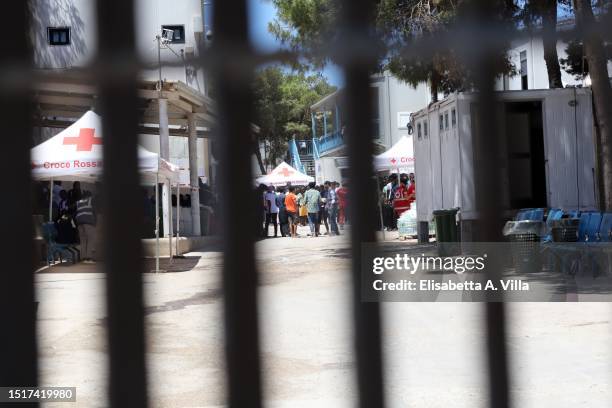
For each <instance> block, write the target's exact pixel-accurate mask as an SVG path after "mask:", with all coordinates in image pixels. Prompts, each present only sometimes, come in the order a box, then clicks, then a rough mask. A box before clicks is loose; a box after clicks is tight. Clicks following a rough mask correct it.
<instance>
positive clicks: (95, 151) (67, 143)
mask: <svg viewBox="0 0 612 408" xmlns="http://www.w3.org/2000/svg"><path fill="white" fill-rule="evenodd" d="M30 158H31V162H32V177H33V178H34V179H35V180H49V182H50V185H51V186H50V194H52V192H53V180H60V179H61V180H64V181H95V180H97V179H98V178H100V177H101V175H102V170H103V163H102V121H101V118H100V116H98V115H97V114H96V113H95V112H93V111H88V112H86V113H85V114H84V115H83V116H82V117H81V118H79V119H78V120H77V121H76V122H74V123H73V124H72V125H70V126H69V127H67V128H66V129H64V130H63V131H61V132H60V133H58V134H57V135H55V136H53V137H52V138H50V139H49V140H47V141H45V142H43V143H41V144H39V145H38V146H36V147H34V148H33V149H32V150H31V152H30ZM138 168H139V171H140V173H141V174H142V176H143V179H144V181H146V182H149V183H151V182H152V183H155V191H156V192H155V213H156V215H155V218H156V221H155V234H156V239H157V256H156V267H157V270H159V214H158V211H159V205H158V200H159V193H158V184H159V179H160V178H161V179H165V180H168V182H169V183H171V184H172V183H173V182H178V176H179V168H178V166H176V165H174V164H172V163H170V162H168V161H166V160H164V159H162V158H160V157H159V155H158V154H157V153H153V152H150V151H148V150H146V149H144V148H143V147H141V146H139V147H138ZM51 212H52V198H50V200H49V219H51ZM170 228H172V227H170ZM171 237H172V231H170V254H172V238H171ZM177 238H178V237H177Z"/></svg>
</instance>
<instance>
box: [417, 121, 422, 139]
mask: <svg viewBox="0 0 612 408" xmlns="http://www.w3.org/2000/svg"><path fill="white" fill-rule="evenodd" d="M422 137H423V135H422V133H421V124H420V123H417V138H418V139H419V140H421V138H422Z"/></svg>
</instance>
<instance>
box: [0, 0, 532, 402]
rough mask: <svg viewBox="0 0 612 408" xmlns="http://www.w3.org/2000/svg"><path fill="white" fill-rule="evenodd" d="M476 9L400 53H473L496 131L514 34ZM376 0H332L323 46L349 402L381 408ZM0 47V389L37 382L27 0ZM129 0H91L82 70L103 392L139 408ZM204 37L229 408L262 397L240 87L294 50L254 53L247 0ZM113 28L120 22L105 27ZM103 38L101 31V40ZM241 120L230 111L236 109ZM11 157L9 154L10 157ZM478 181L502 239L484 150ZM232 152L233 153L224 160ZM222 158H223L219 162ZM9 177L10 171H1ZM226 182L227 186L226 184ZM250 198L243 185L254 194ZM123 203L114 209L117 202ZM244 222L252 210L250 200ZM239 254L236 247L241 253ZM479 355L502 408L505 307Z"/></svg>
mask: <svg viewBox="0 0 612 408" xmlns="http://www.w3.org/2000/svg"><path fill="white" fill-rule="evenodd" d="M472 3H473V5H474V7H473V12H472V14H470V15H468V16H466V17H465V24H464V25H463V26H460V27H458V29H457V31H456V32H449V33H447V34H445V35H441V36H439V37H438V38H429V39H423V40H422V41H416V42H415V43H414V44H413V45H411V46H408V47H407V48H406V57H410V55H417V54H423V53H429V52H432V50H434V49H436V48H439V47H447V48H453V49H455V50H456V51H457V52H458V54H460V55H462V56H464V57H465V58H466V60H467V61H471V63H472V69H473V70H474V72H475V73H476V78H477V80H476V82H477V86H478V88H479V89H480V93H479V98H480V101H479V106H480V109H479V120H480V134H493V133H494V130H495V127H494V125H495V122H494V120H495V119H494V118H495V111H494V106H495V104H494V103H493V102H494V93H493V80H494V74H493V72H494V67H493V66H491V63H490V59H489V58H487V56H488V55H489V54H490V53H492V52H494V51H495V49H496V47H498V46H499V45H500V44H502V43H504V42H506V41H508V40H510V39H511V38H513V36H516V35H520V34H518V33H517V32H514V31H513V32H508V31H504V30H500V29H499V28H498V27H493V26H492V24H491V22H490V21H491V20H490V19H489V16H490V14H492V13H493V12H494V11H495V10H492V9H491V7H492V5H491V3H493V2H487V1H483V0H477V1H473V2H472ZM374 5H375V3H374V2H373V1H368V0H345V1H344V2H343V3H342V16H341V21H342V35H341V36H340V38H339V39H338V41H337V42H333V43H331V44H330V46H329V48H328V49H326V50H321V51H322V52H323V53H334V54H335V55H336V56H339V59H340V60H341V62H342V66H343V69H344V72H345V77H346V94H347V98H346V100H347V101H348V106H347V134H350V135H351V137H350V138H348V141H347V145H348V157H349V162H350V163H352V164H358V165H353V166H351V168H350V172H349V174H350V178H351V179H352V180H361V182H359V183H353V184H352V191H351V194H352V200H351V201H352V203H354V205H353V206H352V207H351V210H352V213H353V216H352V217H351V219H352V220H358V221H357V222H355V223H354V225H353V228H352V231H351V245H352V251H353V254H352V259H353V260H354V261H353V264H352V269H351V271H352V281H353V304H352V307H353V319H354V320H353V324H354V328H355V330H354V333H355V338H354V341H355V343H354V352H355V354H356V360H357V378H358V384H357V389H358V401H359V406H360V407H363V408H373V407H381V408H382V407H384V406H385V401H384V399H385V398H384V393H383V384H384V381H383V371H384V370H383V365H382V358H381V330H380V329H381V327H380V326H381V322H380V310H379V305H378V304H377V303H362V302H361V299H360V265H359V259H360V255H361V244H362V243H364V242H373V241H375V221H376V220H375V219H374V217H363V216H362V215H363V214H375V212H376V197H375V196H374V195H373V194H372V192H373V191H374V190H375V189H376V186H375V185H374V178H373V177H372V175H373V168H372V153H373V144H372V140H371V137H370V134H369V129H370V127H371V126H370V119H369V118H370V117H371V115H370V112H371V111H372V108H373V107H372V106H371V98H370V97H369V76H370V72H371V70H372V69H373V68H374V66H375V61H376V50H377V48H378V44H377V42H376V39H375V38H374V36H373V35H372V34H373V30H372V25H371V24H372V20H373V13H374ZM3 7H4V15H5V16H7V18H5V21H4V22H3V27H2V28H3V30H4V32H5V33H10V36H8V38H5V39H4V40H3V41H2V45H1V47H2V53H0V61H1V65H0V72H1V75H0V123H2V126H3V127H2V131H1V134H0V152H2V153H4V154H3V159H2V160H1V164H0V170H1V174H3V176H5V180H4V183H3V196H2V197H0V216H1V217H2V221H1V224H0V225H2V228H1V231H2V236H3V239H2V242H3V245H2V246H1V247H0V248H1V249H2V259H3V264H2V270H1V272H0V324H1V325H2V328H1V331H0V384H1V385H4V386H23V385H28V386H34V385H36V384H37V365H38V364H37V345H36V331H35V308H34V306H33V305H34V303H33V299H34V280H33V266H34V264H33V245H32V230H33V229H32V220H31V211H30V201H31V200H30V199H31V194H30V190H29V188H28V186H29V185H30V182H31V181H30V158H29V150H30V147H31V146H30V143H31V142H30V140H29V138H28V137H22V135H30V134H31V128H32V109H33V107H32V101H31V99H30V92H29V84H30V82H31V81H32V78H33V76H34V75H35V74H34V71H33V69H32V65H31V50H30V48H29V46H28V32H29V31H28V17H29V14H28V6H27V3H26V2H25V1H10V2H5V4H3ZM134 18H135V16H134V4H133V1H132V0H98V2H97V19H98V32H99V33H100V35H99V36H98V37H99V47H98V56H97V59H96V62H95V63H94V64H93V65H91V66H90V67H89V68H88V71H89V74H90V75H91V78H95V81H96V82H97V86H98V87H99V90H100V94H99V96H100V110H101V113H102V117H103V121H104V122H103V126H104V128H105V138H104V162H105V166H104V176H103V194H102V196H103V200H104V208H105V219H106V220H107V221H106V224H105V229H106V230H105V231H106V234H105V236H106V239H105V242H104V246H105V248H106V254H107V256H106V258H105V270H106V276H107V279H106V285H107V298H106V302H107V310H108V344H109V356H110V372H109V379H110V384H109V392H110V395H109V401H110V404H111V406H113V407H130V408H134V407H146V406H147V405H148V393H147V388H146V384H147V381H146V378H147V372H146V368H145V367H146V364H145V330H144V318H143V288H142V274H141V272H142V271H143V266H142V261H141V242H140V235H139V231H138V230H137V228H124V226H125V225H133V224H134V223H133V220H138V219H142V216H143V214H142V213H141V212H142V209H141V208H140V205H139V203H140V202H139V196H138V194H139V193H138V186H139V175H138V171H137V160H136V159H137V153H136V149H137V133H138V114H137V104H138V101H137V93H136V83H137V75H138V71H139V69H140V68H141V66H140V65H139V61H138V60H137V57H136V52H135V34H134V30H133V27H134ZM214 26H215V27H216V33H215V40H214V44H213V46H212V47H211V49H210V50H208V51H206V52H205V53H202V55H201V59H200V62H201V63H202V65H205V66H206V67H207V69H208V70H209V72H211V73H213V75H214V77H215V80H216V83H217V93H218V108H219V117H220V119H219V123H218V129H217V136H216V137H217V140H218V141H219V143H220V145H221V146H222V149H221V150H222V154H221V168H220V177H221V189H222V191H221V193H222V196H223V197H224V201H225V203H227V205H226V206H225V207H224V212H223V218H222V219H223V221H224V226H225V227H224V258H223V259H224V267H223V289H224V300H225V314H224V319H225V331H226V335H225V337H226V359H227V364H226V367H227V378H228V395H227V399H228V405H229V406H230V407H251V408H252V407H259V406H261V405H262V391H261V388H262V387H261V364H260V358H261V356H260V350H259V333H258V330H259V324H258V312H257V299H256V293H257V292H256V285H257V280H258V279H257V277H258V273H257V269H256V266H255V265H256V261H255V251H254V241H255V236H254V233H253V234H249V233H248V232H247V233H245V230H244V227H243V226H242V225H240V224H238V223H235V222H232V221H233V220H232V217H233V215H234V214H237V213H240V212H244V210H245V208H244V206H243V205H242V203H243V202H244V194H243V193H242V192H244V191H251V185H250V180H251V177H250V175H251V168H250V160H249V157H250V152H249V149H246V148H235V146H247V145H249V143H250V140H249V133H250V123H251V121H252V118H253V109H252V102H253V95H252V93H251V91H250V84H251V80H252V78H253V72H254V69H255V67H256V66H257V65H258V64H261V63H267V62H273V61H285V60H287V59H292V58H295V57H296V56H295V55H291V54H288V53H277V54H271V55H257V54H255V53H253V51H252V50H251V48H250V47H249V38H248V34H247V2H246V0H234V1H218V2H216V4H215V8H214ZM114 27H122V29H121V30H116V29H114ZM102 34H103V35H102ZM236 117H237V118H240V120H235V119H233V118H236ZM497 143H498V141H497V140H496V138H492V137H491V138H480V140H479V144H478V146H477V148H478V150H479V151H480V152H487V151H489V152H490V151H497ZM9 153H10V154H9ZM480 157H481V162H480V163H479V170H480V171H479V173H478V176H477V190H478V191H481V192H486V194H479V195H478V197H479V198H480V202H479V209H480V211H481V214H482V217H483V225H484V226H485V228H483V229H482V230H481V231H480V237H479V240H481V241H496V240H498V239H499V233H500V232H499V228H497V222H496V221H497V220H499V219H500V216H499V214H500V211H499V208H500V206H499V202H498V201H497V198H498V197H499V196H500V195H499V194H496V191H497V189H498V186H497V183H496V179H497V177H496V163H495V159H494V157H493V155H487V154H482V155H481V156H480ZM230 158H231V160H230ZM230 161H231V162H232V163H233V165H231V166H230ZM9 176H10V177H9ZM230 186H231V188H230ZM253 194H254V192H253ZM119 203H121V205H119ZM248 210H249V211H252V213H251V214H246V219H255V212H254V211H255V209H254V208H249V209H248ZM238 255H239V256H238ZM483 307H484V308H486V322H485V323H486V327H487V345H488V348H487V359H488V367H489V372H488V378H489V379H490V384H489V394H490V395H489V400H490V406H491V407H495V408H503V407H507V406H509V398H508V367H507V349H506V334H505V319H506V313H505V310H504V304H503V303H486V304H483Z"/></svg>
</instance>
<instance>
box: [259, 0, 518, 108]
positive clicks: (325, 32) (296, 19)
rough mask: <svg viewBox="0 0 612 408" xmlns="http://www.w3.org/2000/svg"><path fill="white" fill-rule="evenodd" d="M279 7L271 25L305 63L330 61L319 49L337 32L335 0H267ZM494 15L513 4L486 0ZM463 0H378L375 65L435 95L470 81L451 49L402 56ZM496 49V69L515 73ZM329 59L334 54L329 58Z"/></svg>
mask: <svg viewBox="0 0 612 408" xmlns="http://www.w3.org/2000/svg"><path fill="white" fill-rule="evenodd" d="M271 1H272V3H273V4H274V6H275V7H276V10H277V18H276V20H275V21H274V22H273V23H271V24H270V26H269V29H270V32H272V33H273V34H274V35H275V36H276V37H277V38H278V39H279V40H280V41H281V42H282V43H283V44H284V45H285V46H287V47H288V48H290V49H292V50H294V51H299V52H300V53H302V54H303V55H305V57H306V59H307V61H308V63H310V64H312V65H313V66H314V67H320V66H322V65H324V64H325V63H326V62H327V61H328V57H326V56H324V55H322V53H321V51H322V50H325V48H326V47H327V46H328V45H329V44H330V43H332V42H333V41H334V40H335V39H336V38H337V37H338V27H339V21H338V16H339V15H340V12H341V9H340V4H339V2H338V0H271ZM490 1H491V2H492V3H495V4H494V7H491V8H492V9H494V10H495V13H496V15H495V16H494V17H495V18H497V19H499V21H500V22H502V23H507V22H509V21H511V20H512V19H514V17H515V14H516V10H517V7H516V5H515V3H514V1H512V0H490ZM467 3H469V2H467V1H466V0H429V1H426V0H379V2H378V4H377V10H376V11H377V14H376V21H375V25H376V29H377V32H378V34H379V36H380V37H381V39H382V40H383V43H384V44H385V46H386V49H385V50H384V52H383V53H382V54H381V58H380V64H379V70H380V71H385V70H389V71H390V72H391V73H392V74H394V75H395V76H396V77H398V78H399V79H401V80H403V81H405V82H407V83H408V84H411V85H413V86H416V85H417V84H419V83H422V82H427V83H429V85H430V87H431V94H432V98H433V100H437V96H438V92H444V93H449V92H453V91H456V90H462V89H465V88H469V87H471V85H472V80H471V78H470V70H469V69H467V68H466V67H465V66H464V64H463V63H462V62H461V61H460V59H459V58H457V56H456V54H455V52H454V51H453V50H451V49H442V48H441V49H440V50H437V51H436V52H433V53H430V54H428V55H422V56H420V57H419V58H414V57H412V58H405V57H404V55H405V53H404V50H405V47H406V45H408V44H410V43H411V42H413V41H414V40H416V39H419V38H423V37H428V36H429V37H430V36H435V35H436V34H439V33H442V32H444V31H445V30H448V29H449V28H450V27H451V26H452V25H453V24H454V23H455V22H456V21H457V18H458V16H460V15H461V12H462V9H463V8H464V5H465V4H467ZM504 51H505V50H503V49H500V50H499V51H498V52H496V53H495V55H493V58H494V59H495V64H494V65H495V70H496V73H497V74H502V73H506V74H513V73H514V68H513V66H512V64H511V63H510V61H509V59H508V57H507V56H506V53H505V52H504ZM331 60H332V61H333V57H332V58H331Z"/></svg>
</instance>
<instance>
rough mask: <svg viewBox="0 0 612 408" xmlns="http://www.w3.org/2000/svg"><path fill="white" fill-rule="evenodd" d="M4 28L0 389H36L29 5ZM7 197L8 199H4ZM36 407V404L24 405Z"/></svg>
mask: <svg viewBox="0 0 612 408" xmlns="http://www.w3.org/2000/svg"><path fill="white" fill-rule="evenodd" d="M4 7H6V10H4V11H5V13H7V15H10V16H11V18H9V19H7V21H6V24H5V28H6V29H7V30H9V32H11V33H13V34H14V35H13V36H12V38H11V40H10V41H3V42H2V45H0V66H1V67H2V69H3V73H2V76H1V77H0V122H1V123H2V126H3V134H4V136H3V137H0V151H2V152H6V153H9V154H6V155H5V156H6V157H4V158H3V159H2V160H1V161H0V171H2V174H8V175H10V176H9V177H5V179H4V188H5V191H6V192H7V194H10V193H13V194H18V195H19V199H10V198H9V197H5V198H4V199H2V200H0V214H2V215H3V216H2V217H0V230H2V231H3V232H4V234H5V236H6V238H5V239H4V240H3V241H2V242H3V245H2V249H3V253H4V254H7V255H8V256H5V257H3V259H2V273H0V324H1V325H2V335H0V386H35V385H37V384H38V378H37V371H38V363H37V358H36V324H35V319H36V310H35V306H34V273H33V271H34V265H33V258H34V251H33V240H32V232H33V231H32V211H31V202H32V195H31V184H30V183H31V181H30V148H31V142H32V141H31V135H32V128H31V123H30V120H31V116H30V115H31V102H30V98H29V94H28V84H29V82H30V79H29V78H28V77H27V74H26V75H24V73H27V72H29V71H28V70H30V69H31V63H30V61H31V48H30V45H29V32H30V30H29V27H28V26H29V21H28V19H29V16H30V13H29V9H28V2H26V1H17V2H11V3H10V4H5V5H4ZM9 192H10V193H9ZM26 406H38V404H26Z"/></svg>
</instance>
